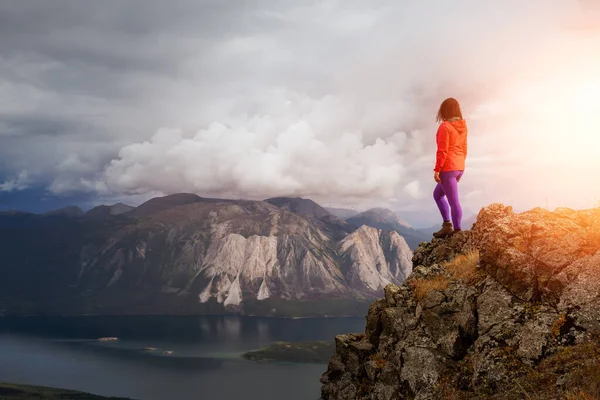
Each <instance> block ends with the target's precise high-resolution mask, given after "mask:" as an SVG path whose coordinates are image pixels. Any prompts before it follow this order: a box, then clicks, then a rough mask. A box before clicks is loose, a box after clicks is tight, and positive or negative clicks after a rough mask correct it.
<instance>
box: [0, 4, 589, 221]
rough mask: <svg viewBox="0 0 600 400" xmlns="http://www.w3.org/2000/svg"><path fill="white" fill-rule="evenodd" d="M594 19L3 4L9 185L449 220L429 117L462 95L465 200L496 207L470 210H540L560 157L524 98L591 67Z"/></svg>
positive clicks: (498, 8)
mask: <svg viewBox="0 0 600 400" xmlns="http://www.w3.org/2000/svg"><path fill="white" fill-rule="evenodd" d="M579 6H580V4H579V3H578V2H577V1H576V0H552V1H547V0H533V1H529V2H522V1H518V0H510V1H505V2H495V3H494V4H493V5H490V4H487V3H485V4H483V2H481V1H478V0H459V1H455V2H451V3H450V2H446V1H443V0H425V1H421V2H393V1H389V0H378V1H373V2H369V3H368V4H366V3H362V2H356V1H344V2H342V1H338V0H326V1H319V2H277V1H274V0H271V1H269V0H261V1H258V2H251V3H249V2H237V1H231V2H217V1H208V0H205V1H192V0H185V1H184V0H179V1H172V2H169V3H168V4H167V3H164V2H161V1H150V0H147V1H131V2H127V3H121V2H109V3H106V2H103V3H102V4H100V3H98V4H96V3H94V2H86V3H85V4H84V3H82V4H78V5H77V6H73V3H72V2H69V1H61V0H56V1H54V2H52V4H51V5H50V4H45V3H43V2H35V1H27V0H23V1H20V2H12V3H10V4H8V3H7V4H2V5H0V15H1V16H2V17H0V46H2V49H3V52H2V55H1V56H0V138H2V141H3V146H2V147H0V173H2V175H7V176H15V175H17V174H18V173H19V171H22V170H27V171H29V173H30V176H31V177H35V180H37V181H38V183H41V184H44V185H46V187H47V188H48V190H49V191H50V192H51V193H54V194H61V195H68V194H70V193H75V192H90V193H93V192H96V193H98V195H99V196H100V197H101V198H117V197H118V198H121V197H122V196H124V195H128V194H136V195H138V196H147V195H148V194H149V193H172V192H179V191H192V192H196V193H198V194H200V195H205V196H209V195H211V196H223V197H244V198H265V197H269V196H276V195H297V196H306V197H312V198H314V199H315V200H319V201H322V202H324V203H328V204H330V205H347V206H355V207H361V206H370V205H376V204H377V205H388V206H391V207H394V208H396V209H404V210H414V211H415V212H421V213H422V214H435V208H434V207H435V205H434V204H433V203H432V202H426V201H422V200H423V199H426V198H427V197H428V195H427V192H429V191H430V190H432V189H433V186H434V182H433V179H432V177H431V170H432V165H433V161H434V160H433V158H434V152H435V143H434V134H435V129H436V125H435V123H434V121H433V117H434V115H435V111H436V109H437V106H438V105H439V103H440V101H441V100H443V99H444V98H445V97H447V96H454V97H457V98H458V99H459V100H460V101H461V103H462V105H463V109H464V110H465V113H466V116H467V118H468V120H469V128H470V142H469V149H470V158H469V160H468V161H467V165H468V171H467V172H466V173H465V177H464V179H463V181H462V182H461V187H462V188H464V189H461V190H464V192H465V193H469V192H476V191H480V192H481V193H482V194H481V196H478V197H477V198H475V197H473V196H471V197H469V199H466V200H465V201H472V202H473V205H474V206H477V205H479V204H481V205H483V204H486V203H489V202H492V201H506V202H509V201H513V202H515V203H519V204H522V205H523V206H525V205H529V204H531V203H533V202H535V201H539V198H541V196H542V194H541V193H542V192H544V191H551V192H552V193H558V192H559V191H560V188H558V187H556V185H553V184H552V183H551V182H549V181H548V180H544V181H543V182H541V181H540V182H539V183H533V184H530V181H531V180H532V175H533V174H534V173H535V172H536V171H537V168H538V167H536V165H538V164H536V162H538V161H533V159H535V160H539V159H544V160H545V158H544V157H546V156H547V155H548V154H551V150H553V149H551V148H550V147H548V145H542V146H540V145H539V143H540V142H541V143H544V142H543V135H544V131H545V132H548V129H547V127H546V126H545V125H544V126H543V129H541V125H538V126H536V122H537V117H534V116H535V115H536V113H535V110H534V108H532V107H531V104H529V103H528V104H524V103H523V102H520V100H519V99H520V98H522V94H523V93H524V88H527V87H533V86H535V84H536V82H537V84H538V88H537V89H535V90H534V92H536V93H538V94H539V92H540V90H539V87H541V86H540V85H543V84H544V82H548V81H552V80H553V79H555V78H556V77H555V76H553V75H551V74H548V73H547V72H546V71H547V70H549V69H551V68H550V66H556V68H557V69H560V68H562V67H563V66H564V64H561V63H564V62H565V60H578V59H580V58H581V57H583V55H584V54H594V53H593V50H594V49H595V46H596V43H597V42H596V41H595V40H596V38H597V37H596V36H590V35H591V34H589V32H588V33H585V35H587V36H585V37H586V38H587V39H586V40H583V39H582V38H581V36H577V38H575V39H573V38H571V39H568V38H567V36H565V35H566V33H565V27H566V28H569V27H572V26H577V27H579V26H582V24H583V23H582V22H581V21H580V20H579V19H578V18H580V17H581V16H582V15H586V14H585V13H582V12H581V9H580V7H579ZM578 21H579V22H578ZM586 32H587V31H586ZM574 34H575V33H574ZM576 35H580V33H576ZM565 54H568V55H569V57H565ZM532 85H533V86H532ZM549 97H551V96H548V95H547V94H546V95H545V96H544V98H549ZM524 121H525V122H524ZM538 131H541V133H538ZM553 137H555V136H553ZM532 152H534V153H535V154H533V156H532V154H531V153H532ZM529 158H531V159H532V161H528V160H529ZM523 166H526V167H527V168H528V172H527V173H519V172H517V171H518V170H519V169H522V168H523ZM587 167H590V165H587ZM571 172H573V171H571ZM31 179H33V178H31ZM522 186H527V187H528V188H531V192H532V193H528V194H524V191H523V190H520V192H517V190H515V188H517V187H522ZM7 187H8V186H7ZM15 190H16V189H15ZM577 190H581V191H583V190H587V192H585V195H586V196H587V195H588V192H589V190H590V189H585V188H583V186H578V187H577ZM389 199H397V200H394V201H391V202H390V201H389ZM556 201H557V202H567V201H569V199H568V198H566V197H565V196H562V195H560V197H559V196H557V197H556ZM432 207H433V208H432Z"/></svg>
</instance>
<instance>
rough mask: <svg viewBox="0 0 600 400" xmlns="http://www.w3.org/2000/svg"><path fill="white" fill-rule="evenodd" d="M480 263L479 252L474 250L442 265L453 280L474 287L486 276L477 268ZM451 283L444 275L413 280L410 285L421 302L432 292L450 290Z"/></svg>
mask: <svg viewBox="0 0 600 400" xmlns="http://www.w3.org/2000/svg"><path fill="white" fill-rule="evenodd" d="M478 263H479V251H477V250H473V251H469V252H467V253H464V254H459V255H458V256H456V257H454V258H453V259H451V260H449V261H447V262H445V263H443V264H442V267H443V268H444V269H445V270H446V271H447V272H448V273H449V274H450V276H451V277H452V279H456V280H459V281H461V282H464V283H465V284H468V285H474V284H475V283H477V282H479V281H480V280H482V279H483V278H484V276H485V274H484V273H483V272H482V271H481V270H480V269H478V268H477V265H478ZM449 284H450V281H449V279H448V278H446V277H445V276H443V275H436V276H433V277H428V278H421V279H415V280H413V281H412V282H411V283H410V285H411V287H412V289H413V290H414V292H415V296H416V297H417V300H419V301H421V300H422V299H423V298H425V296H427V295H428V294H429V293H430V292H431V291H433V290H437V291H444V290H445V289H446V288H448V285H449Z"/></svg>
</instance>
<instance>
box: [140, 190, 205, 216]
mask: <svg viewBox="0 0 600 400" xmlns="http://www.w3.org/2000/svg"><path fill="white" fill-rule="evenodd" d="M202 200H204V199H203V198H202V197H200V196H198V195H196V194H193V193H176V194H170V195H167V196H163V197H155V198H153V199H150V200H148V201H147V202H145V203H143V204H141V205H139V206H137V207H135V208H134V209H133V210H131V211H130V212H129V214H130V215H131V216H134V217H147V216H150V215H152V214H155V213H157V212H160V211H163V210H166V209H169V208H172V207H177V206H182V205H187V204H192V203H197V202H200V201H202Z"/></svg>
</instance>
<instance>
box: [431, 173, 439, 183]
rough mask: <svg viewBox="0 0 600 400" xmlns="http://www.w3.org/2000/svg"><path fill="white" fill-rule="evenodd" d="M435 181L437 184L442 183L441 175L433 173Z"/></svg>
mask: <svg viewBox="0 0 600 400" xmlns="http://www.w3.org/2000/svg"><path fill="white" fill-rule="evenodd" d="M433 180H434V181H436V182H437V183H440V181H441V179H440V173H439V172H437V171H435V172H434V173H433Z"/></svg>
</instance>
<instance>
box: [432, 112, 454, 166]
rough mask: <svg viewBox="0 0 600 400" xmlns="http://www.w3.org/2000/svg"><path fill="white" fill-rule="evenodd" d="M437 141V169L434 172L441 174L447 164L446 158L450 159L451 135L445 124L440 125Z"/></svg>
mask: <svg viewBox="0 0 600 400" xmlns="http://www.w3.org/2000/svg"><path fill="white" fill-rule="evenodd" d="M435 139H436V142H437V152H436V156H435V168H434V169H433V170H434V171H435V172H440V171H441V170H442V167H443V166H444V163H445V162H446V157H448V147H449V146H450V134H449V132H448V129H447V128H446V126H445V124H441V125H440V127H439V128H438V131H437V134H436V137H435Z"/></svg>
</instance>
